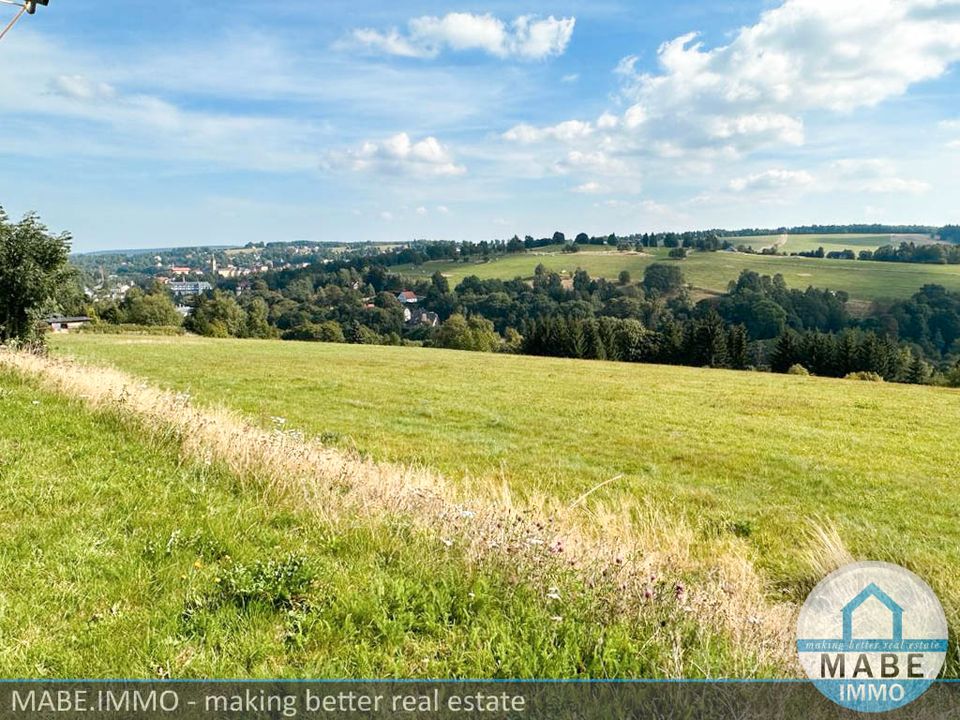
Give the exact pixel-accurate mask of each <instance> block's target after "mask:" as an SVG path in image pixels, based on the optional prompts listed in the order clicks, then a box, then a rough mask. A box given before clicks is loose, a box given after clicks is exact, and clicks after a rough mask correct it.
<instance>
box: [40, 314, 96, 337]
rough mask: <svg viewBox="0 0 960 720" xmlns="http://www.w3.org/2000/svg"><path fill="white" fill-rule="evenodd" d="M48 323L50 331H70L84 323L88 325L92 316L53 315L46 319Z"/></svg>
mask: <svg viewBox="0 0 960 720" xmlns="http://www.w3.org/2000/svg"><path fill="white" fill-rule="evenodd" d="M44 322H46V323H47V325H49V326H50V331H51V332H55V333H64V332H70V331H71V330H76V329H77V328H81V327H83V326H84V325H87V324H88V323H89V322H90V318H88V317H87V316H86V315H80V316H76V317H64V316H62V315H53V316H51V317H48V318H46V319H45V320H44Z"/></svg>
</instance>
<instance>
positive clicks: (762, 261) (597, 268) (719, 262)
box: [396, 248, 960, 300]
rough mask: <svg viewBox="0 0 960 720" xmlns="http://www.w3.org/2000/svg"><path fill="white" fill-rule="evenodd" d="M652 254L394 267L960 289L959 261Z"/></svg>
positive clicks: (896, 291) (879, 290)
mask: <svg viewBox="0 0 960 720" xmlns="http://www.w3.org/2000/svg"><path fill="white" fill-rule="evenodd" d="M654 252H655V254H649V255H641V254H636V253H618V252H615V251H614V252H610V251H607V252H604V251H594V250H591V251H583V252H580V253H576V254H570V255H568V254H563V253H556V252H553V253H539V254H538V253H529V254H521V255H513V256H509V257H504V258H501V259H497V260H494V261H492V262H488V263H454V262H449V261H438V262H430V263H425V264H424V265H422V266H420V267H416V268H415V267H412V266H400V267H399V268H397V270H396V271H397V272H400V273H403V274H406V275H410V276H430V275H432V274H433V273H434V272H436V271H437V270H439V271H440V272H442V273H444V274H446V275H448V276H449V277H450V279H451V281H453V282H459V281H460V280H462V279H463V278H464V277H466V276H467V275H477V276H479V277H481V278H502V279H511V278H514V277H525V278H526V277H532V276H533V271H534V268H536V266H537V265H538V264H540V263H542V264H543V265H544V266H546V267H547V268H548V269H550V270H554V271H557V272H564V271H565V272H568V273H572V272H573V271H575V270H576V269H577V268H583V269H584V270H586V271H588V272H589V273H590V274H591V275H593V276H594V277H607V278H611V279H613V278H616V277H617V275H618V274H619V273H620V271H621V270H628V271H629V272H630V274H631V275H632V276H633V278H634V279H635V280H638V279H640V278H641V277H642V276H643V271H644V269H645V268H646V267H647V266H648V265H650V264H651V263H654V262H672V263H677V264H678V265H679V266H680V268H681V269H682V270H683V274H684V276H685V277H686V280H687V282H688V283H690V284H691V285H693V286H694V287H698V288H704V289H707V290H713V291H717V292H724V291H726V289H727V285H728V284H729V282H730V281H731V280H736V278H737V277H738V276H739V275H740V272H741V271H742V270H755V271H756V272H759V273H762V274H764V275H775V274H777V273H780V274H782V275H783V277H784V279H785V280H786V281H787V285H788V286H790V287H793V288H800V289H804V288H806V287H808V286H810V285H813V286H814V287H819V288H829V289H831V290H845V291H846V292H848V293H850V296H851V297H853V298H855V299H858V300H875V299H879V298H904V297H909V296H910V295H912V294H913V293H915V292H917V290H919V289H920V288H921V287H922V286H923V285H925V284H927V283H936V284H939V285H943V286H944V287H946V288H948V289H950V290H960V266H957V265H921V264H915V263H881V262H866V261H859V260H826V259H818V258H804V257H777V256H761V255H746V254H739V253H724V252H717V253H693V254H692V255H691V256H690V257H688V258H687V259H685V260H669V259H668V258H667V257H666V252H665V251H664V250H663V249H662V248H660V249H658V250H656V251H654Z"/></svg>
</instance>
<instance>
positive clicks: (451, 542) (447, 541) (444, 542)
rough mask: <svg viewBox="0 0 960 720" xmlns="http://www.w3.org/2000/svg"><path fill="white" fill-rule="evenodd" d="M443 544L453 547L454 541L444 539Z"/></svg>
mask: <svg viewBox="0 0 960 720" xmlns="http://www.w3.org/2000/svg"><path fill="white" fill-rule="evenodd" d="M441 542H442V543H443V544H444V545H446V546H447V547H453V540H451V539H450V538H443V540H442V541H441Z"/></svg>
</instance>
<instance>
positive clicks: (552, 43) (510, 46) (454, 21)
mask: <svg viewBox="0 0 960 720" xmlns="http://www.w3.org/2000/svg"><path fill="white" fill-rule="evenodd" d="M575 24H576V19H575V18H572V17H569V18H555V17H553V16H552V15H551V16H550V17H547V18H543V19H538V18H536V17H533V16H531V15H521V16H519V17H517V18H515V19H514V20H513V21H511V22H510V23H507V22H504V21H503V20H501V19H500V18H498V17H495V16H493V15H490V14H485V15H475V14H472V13H462V12H454V13H448V14H447V15H444V16H443V17H436V16H432V15H425V16H423V17H418V18H413V19H411V20H410V21H409V22H408V23H407V29H406V31H405V32H402V31H400V30H398V29H397V28H391V29H389V30H386V31H381V30H376V29H374V28H359V29H357V30H354V31H353V33H352V34H351V41H352V44H354V45H356V46H358V47H361V48H364V49H367V50H370V51H372V52H376V53H383V54H387V55H398V56H401V57H410V58H435V57H437V56H438V55H439V54H440V53H441V52H443V51H444V50H450V51H456V52H462V51H478V52H483V53H487V54H489V55H492V56H494V57H498V58H521V59H525V60H543V59H545V58H549V57H554V56H557V55H562V54H563V52H564V51H565V50H566V49H567V45H568V44H569V43H570V38H571V37H572V36H573V28H574V25H575ZM348 44H350V43H348Z"/></svg>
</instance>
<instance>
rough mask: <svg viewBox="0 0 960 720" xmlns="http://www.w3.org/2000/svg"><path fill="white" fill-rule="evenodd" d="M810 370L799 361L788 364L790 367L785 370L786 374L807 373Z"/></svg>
mask: <svg viewBox="0 0 960 720" xmlns="http://www.w3.org/2000/svg"><path fill="white" fill-rule="evenodd" d="M809 374H810V371H809V370H807V369H806V368H805V367H804V366H803V365H801V364H800V363H794V364H793V365H791V366H790V369H789V370H787V375H809Z"/></svg>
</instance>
